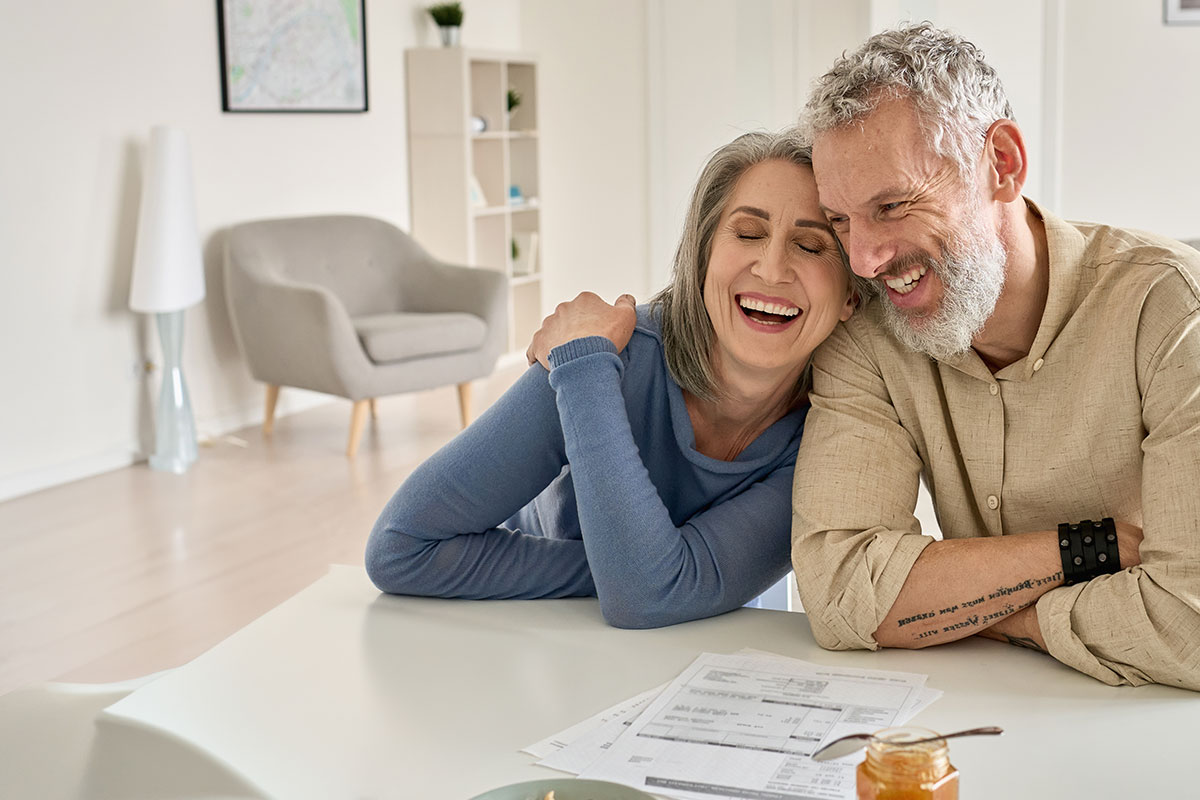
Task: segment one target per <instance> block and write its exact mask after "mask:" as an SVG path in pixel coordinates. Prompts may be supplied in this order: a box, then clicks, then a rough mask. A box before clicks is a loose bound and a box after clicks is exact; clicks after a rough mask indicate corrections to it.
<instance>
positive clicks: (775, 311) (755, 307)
mask: <svg viewBox="0 0 1200 800" xmlns="http://www.w3.org/2000/svg"><path fill="white" fill-rule="evenodd" d="M738 304H739V305H740V306H741V307H742V308H743V309H744V310H746V311H760V312H762V313H763V314H771V315H773V316H776V317H788V318H790V317H794V316H796V315H797V314H799V313H800V309H799V308H797V307H796V306H785V305H782V304H780V303H768V302H765V301H763V300H759V299H758V298H756V297H739V298H738ZM751 318H752V319H753V320H754V321H755V322H761V323H763V324H765V325H782V324H783V322H784V320H776V319H763V318H762V317H761V316H754V317H751Z"/></svg>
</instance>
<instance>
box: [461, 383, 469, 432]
mask: <svg viewBox="0 0 1200 800" xmlns="http://www.w3.org/2000/svg"><path fill="white" fill-rule="evenodd" d="M458 418H459V419H460V420H462V426H463V427H464V428H465V427H467V426H468V425H470V424H471V382H470V381H464V382H463V383H460V384H459V385H458Z"/></svg>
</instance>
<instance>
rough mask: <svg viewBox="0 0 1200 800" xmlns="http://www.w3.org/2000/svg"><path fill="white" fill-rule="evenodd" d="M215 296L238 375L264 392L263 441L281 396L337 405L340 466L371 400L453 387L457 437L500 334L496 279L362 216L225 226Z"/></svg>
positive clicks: (502, 300)
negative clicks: (235, 352)
mask: <svg viewBox="0 0 1200 800" xmlns="http://www.w3.org/2000/svg"><path fill="white" fill-rule="evenodd" d="M225 287H226V298H227V301H228V303H229V313H230V316H231V317H232V319H233V329H234V335H235V336H236V337H237V341H238V346H239V347H240V348H241V351H242V354H243V355H244V356H245V358H246V363H247V364H248V365H249V367H250V374H251V375H253V376H254V378H255V379H256V380H260V381H263V382H264V383H266V384H267V400H266V418H265V420H264V422H263V430H264V432H266V433H268V434H269V433H270V432H271V429H272V427H273V424H274V417H275V402H276V400H277V399H278V397H279V387H281V386H294V387H297V388H301V389H310V390H313V391H317V392H325V393H326V394H333V395H337V396H339V397H345V398H348V399H350V400H352V401H354V409H353V412H352V414H351V421H350V440H349V443H348V445H347V447H346V454H347V455H348V456H353V455H354V454H355V452H356V451H357V450H358V442H359V439H360V438H361V437H362V431H363V426H364V425H365V423H366V416H367V412H368V409H369V410H370V412H371V414H372V415H374V413H375V403H374V399H375V398H376V397H382V396H385V395H390V394H399V393H402V392H412V391H417V390H421V389H429V388H433V387H437V386H446V385H449V384H452V383H453V384H457V385H458V398H459V410H460V413H461V419H462V424H463V426H464V427H465V426H466V424H467V423H468V421H469V420H470V384H469V383H468V382H469V381H471V380H472V379H474V378H479V377H482V376H484V375H488V374H489V373H491V371H492V369H493V368H494V367H495V365H496V359H497V357H498V356H499V354H500V352H501V351H502V350H503V348H504V345H505V342H506V341H507V336H508V334H507V325H508V319H507V316H508V310H507V305H508V301H507V279H506V278H505V276H504V275H502V274H500V273H499V272H494V271H492V270H487V269H473V268H471V267H459V266H452V265H450V264H444V263H442V262H440V261H438V260H436V259H435V258H433V257H432V256H431V255H429V254H428V253H427V252H425V250H424V249H423V248H422V247H421V246H420V245H418V244H417V243H416V242H415V241H414V240H413V239H412V238H411V237H410V236H409V235H408V234H406V233H405V232H403V231H401V230H400V229H399V228H397V227H395V226H393V225H390V224H389V223H387V222H384V221H382V220H377V219H371V218H369V217H354V216H327V217H298V218H293V219H276V220H264V221H260V222H248V223H244V224H241V225H236V226H234V227H233V228H231V229H230V231H229V236H228V239H227V241H226V249H225Z"/></svg>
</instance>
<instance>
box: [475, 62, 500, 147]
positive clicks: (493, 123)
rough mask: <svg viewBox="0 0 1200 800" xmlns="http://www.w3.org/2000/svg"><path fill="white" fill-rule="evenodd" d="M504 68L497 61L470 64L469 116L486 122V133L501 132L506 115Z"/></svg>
mask: <svg viewBox="0 0 1200 800" xmlns="http://www.w3.org/2000/svg"><path fill="white" fill-rule="evenodd" d="M506 92H507V87H505V85H504V68H503V65H502V64H500V62H498V61H472V62H471V96H470V105H471V116H473V117H483V118H484V119H485V120H487V126H488V127H487V129H488V131H503V130H504V129H505V127H506V126H505V123H506V122H507V117H508V114H507V112H506V111H505V106H506V104H507V98H508V96H507V94H506Z"/></svg>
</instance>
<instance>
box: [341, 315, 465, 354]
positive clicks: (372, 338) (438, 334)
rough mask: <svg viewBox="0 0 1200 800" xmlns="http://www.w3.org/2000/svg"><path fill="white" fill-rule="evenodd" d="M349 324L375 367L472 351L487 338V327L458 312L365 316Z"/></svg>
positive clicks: (354, 319)
mask: <svg viewBox="0 0 1200 800" xmlns="http://www.w3.org/2000/svg"><path fill="white" fill-rule="evenodd" d="M352 322H353V323H354V330H355V331H357V332H358V338H359V339H360V340H361V341H362V345H363V349H364V350H366V351H367V356H368V357H369V358H370V359H371V360H372V361H374V362H375V363H376V364H384V363H387V362H389V361H407V360H408V359H412V358H421V357H423V356H437V355H446V354H449V353H461V352H464V351H468V350H475V349H477V348H479V347H481V346H482V345H483V343H484V341H485V340H486V339H487V335H488V327H487V323H485V322H484V321H483V320H482V319H480V318H479V317H477V316H475V315H474V314H464V313H460V312H449V313H395V314H367V315H364V316H361V317H354V318H353V320H352Z"/></svg>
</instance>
